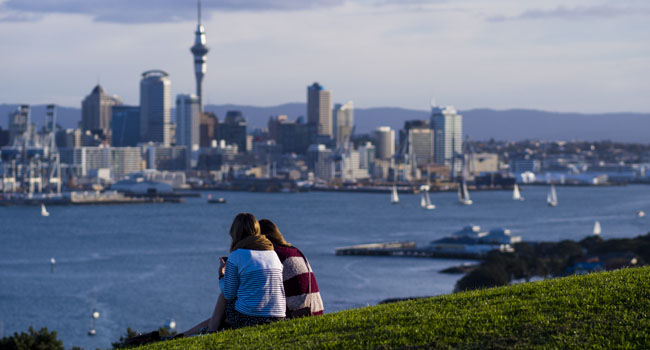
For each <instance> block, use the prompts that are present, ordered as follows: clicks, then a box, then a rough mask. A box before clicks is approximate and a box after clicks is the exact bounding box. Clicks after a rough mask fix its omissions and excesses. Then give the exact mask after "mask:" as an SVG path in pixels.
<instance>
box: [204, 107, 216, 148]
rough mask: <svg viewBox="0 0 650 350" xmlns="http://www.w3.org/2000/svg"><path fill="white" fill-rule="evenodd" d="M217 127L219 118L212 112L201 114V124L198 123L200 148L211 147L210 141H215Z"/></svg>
mask: <svg viewBox="0 0 650 350" xmlns="http://www.w3.org/2000/svg"><path fill="white" fill-rule="evenodd" d="M218 126H219V118H217V115H216V114H214V113H212V112H203V113H201V122H200V123H199V134H200V136H199V144H200V146H201V147H210V146H212V141H213V140H215V138H216V136H217V135H218V134H217V131H216V130H217V127H218Z"/></svg>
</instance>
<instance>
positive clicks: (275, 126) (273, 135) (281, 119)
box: [266, 114, 289, 143]
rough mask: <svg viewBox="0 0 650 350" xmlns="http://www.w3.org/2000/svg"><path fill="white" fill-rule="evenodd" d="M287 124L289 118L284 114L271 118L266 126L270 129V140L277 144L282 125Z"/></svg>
mask: <svg viewBox="0 0 650 350" xmlns="http://www.w3.org/2000/svg"><path fill="white" fill-rule="evenodd" d="M287 122H289V117H288V116H286V115H283V114H282V115H276V116H271V117H269V121H268V122H267V124H266V125H267V127H268V129H269V138H270V139H271V140H275V141H276V142H277V141H278V130H279V128H280V124H283V123H287ZM278 143H279V142H278Z"/></svg>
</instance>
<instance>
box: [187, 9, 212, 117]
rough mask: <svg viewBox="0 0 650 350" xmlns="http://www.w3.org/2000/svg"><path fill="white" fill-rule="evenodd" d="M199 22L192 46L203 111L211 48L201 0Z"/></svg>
mask: <svg viewBox="0 0 650 350" xmlns="http://www.w3.org/2000/svg"><path fill="white" fill-rule="evenodd" d="M197 16H198V24H197V25H196V32H194V45H193V46H192V47H191V48H190V51H191V52H192V56H194V76H195V77H196V95H197V96H198V97H199V106H200V110H201V112H203V77H204V76H205V72H206V66H207V64H206V60H207V57H206V56H207V55H208V51H210V49H209V48H208V46H207V45H206V44H205V28H203V25H202V24H201V0H197Z"/></svg>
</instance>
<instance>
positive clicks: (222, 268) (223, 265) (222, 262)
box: [219, 256, 226, 278]
mask: <svg viewBox="0 0 650 350" xmlns="http://www.w3.org/2000/svg"><path fill="white" fill-rule="evenodd" d="M225 274H226V261H225V260H224V259H223V257H221V256H220V257H219V278H223V276H224V275H225Z"/></svg>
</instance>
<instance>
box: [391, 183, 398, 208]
mask: <svg viewBox="0 0 650 350" xmlns="http://www.w3.org/2000/svg"><path fill="white" fill-rule="evenodd" d="M390 202H391V203H392V204H397V203H399V196H398V195H397V186H396V185H393V192H392V193H391V195H390Z"/></svg>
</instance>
